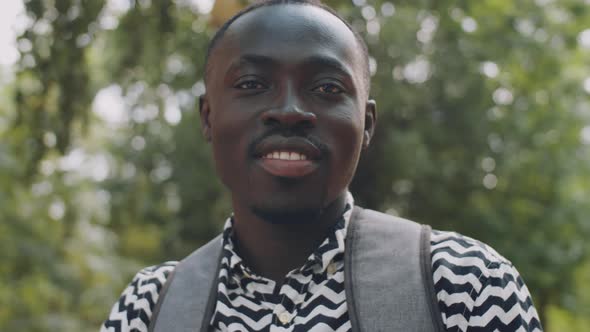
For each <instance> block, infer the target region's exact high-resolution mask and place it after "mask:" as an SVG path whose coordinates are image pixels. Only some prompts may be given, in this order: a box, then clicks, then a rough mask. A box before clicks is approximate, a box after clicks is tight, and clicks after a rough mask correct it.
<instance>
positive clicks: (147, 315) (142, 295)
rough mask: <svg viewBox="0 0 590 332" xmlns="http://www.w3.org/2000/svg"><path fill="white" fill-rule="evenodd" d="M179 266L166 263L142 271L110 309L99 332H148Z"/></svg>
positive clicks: (174, 263) (173, 263)
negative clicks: (156, 310)
mask: <svg viewBox="0 0 590 332" xmlns="http://www.w3.org/2000/svg"><path fill="white" fill-rule="evenodd" d="M177 264H178V262H166V263H163V264H160V265H156V266H150V267H147V268H144V269H142V270H141V271H139V272H138V273H137V274H136V275H135V276H134V277H133V279H132V280H131V283H129V285H128V286H127V288H125V290H124V291H123V293H122V294H121V297H120V298H119V300H118V301H117V302H116V303H115V305H114V306H113V308H112V309H111V312H110V314H109V317H108V319H107V320H106V321H105V322H104V323H103V325H102V327H101V330H100V331H101V332H111V331H138V332H143V331H147V329H148V326H149V324H150V319H151V316H152V310H153V309H154V307H155V305H156V303H157V302H158V297H159V294H160V291H161V290H162V287H164V284H165V283H166V280H167V279H168V276H169V275H170V273H171V272H172V271H173V270H174V268H175V267H176V265H177Z"/></svg>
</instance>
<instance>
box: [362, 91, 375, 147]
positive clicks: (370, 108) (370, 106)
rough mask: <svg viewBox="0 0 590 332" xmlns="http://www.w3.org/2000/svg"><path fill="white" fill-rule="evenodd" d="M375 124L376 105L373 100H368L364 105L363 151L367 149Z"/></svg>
mask: <svg viewBox="0 0 590 332" xmlns="http://www.w3.org/2000/svg"><path fill="white" fill-rule="evenodd" d="M376 123H377V105H376V103H375V101H374V100H373V99H369V100H368V101H367V104H366V105H365V132H364V134H363V149H366V148H368V147H369V144H370V143H371V139H372V138H373V133H374V132H375V124H376Z"/></svg>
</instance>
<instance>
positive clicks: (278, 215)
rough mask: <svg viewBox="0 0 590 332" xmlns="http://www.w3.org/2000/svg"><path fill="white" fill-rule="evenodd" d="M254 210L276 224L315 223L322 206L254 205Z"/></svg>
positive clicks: (262, 217) (260, 216)
mask: <svg viewBox="0 0 590 332" xmlns="http://www.w3.org/2000/svg"><path fill="white" fill-rule="evenodd" d="M251 210H252V212H253V213H254V214H255V215H256V216H258V217H259V218H261V219H262V220H264V221H266V222H268V223H270V224H274V225H297V224H311V223H314V222H315V221H316V220H317V219H318V217H319V216H320V215H321V214H322V208H321V207H276V206H272V207H271V206H256V205H255V206H252V207H251Z"/></svg>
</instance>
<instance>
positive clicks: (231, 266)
mask: <svg viewBox="0 0 590 332" xmlns="http://www.w3.org/2000/svg"><path fill="white" fill-rule="evenodd" d="M353 206H354V198H353V197H352V194H351V193H350V192H347V193H346V205H345V208H344V213H343V214H342V216H341V217H340V218H339V220H338V221H337V222H336V223H335V224H334V226H333V227H332V230H331V231H330V232H329V234H328V236H327V237H326V239H324V241H323V242H322V244H320V246H319V247H318V248H317V249H316V250H315V251H314V252H313V253H312V254H311V255H310V256H309V257H308V258H307V261H306V262H305V263H304V264H303V266H302V267H300V268H298V269H296V270H293V271H291V272H290V273H289V274H295V273H302V272H304V271H310V270H312V271H314V272H319V273H321V272H323V271H325V270H326V269H327V267H328V265H329V264H330V263H331V262H332V261H334V259H335V258H336V256H338V254H342V253H344V240H345V238H346V232H347V230H348V225H349V223H350V217H351V215H352V208H353ZM233 222H234V216H233V215H232V216H230V217H229V218H227V220H226V221H225V226H224V227H223V257H224V258H225V259H224V260H223V262H222V264H223V265H224V267H225V268H227V269H228V270H229V271H228V272H229V273H230V275H231V276H233V277H237V278H238V279H241V278H252V279H259V280H263V279H264V278H262V277H260V276H257V275H256V274H254V273H253V272H252V271H251V270H250V268H249V267H248V266H246V264H244V262H243V260H242V258H241V257H240V256H239V255H238V254H237V252H236V251H235V246H234V239H233Z"/></svg>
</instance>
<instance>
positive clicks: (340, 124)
mask: <svg viewBox="0 0 590 332" xmlns="http://www.w3.org/2000/svg"><path fill="white" fill-rule="evenodd" d="M358 114H360V112H359V113H358ZM333 120H334V121H332V122H331V128H330V131H331V132H332V133H333V135H332V137H331V142H330V146H332V158H331V159H332V160H331V163H332V164H331V165H330V169H331V173H332V174H333V179H332V181H333V182H335V183H341V184H340V186H342V185H348V183H349V182H350V181H351V179H352V177H353V175H354V172H355V170H356V166H357V163H358V160H359V156H360V152H361V147H362V141H363V131H364V123H363V118H362V117H361V116H358V115H357V114H349V115H346V116H342V117H339V118H335V119H333Z"/></svg>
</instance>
